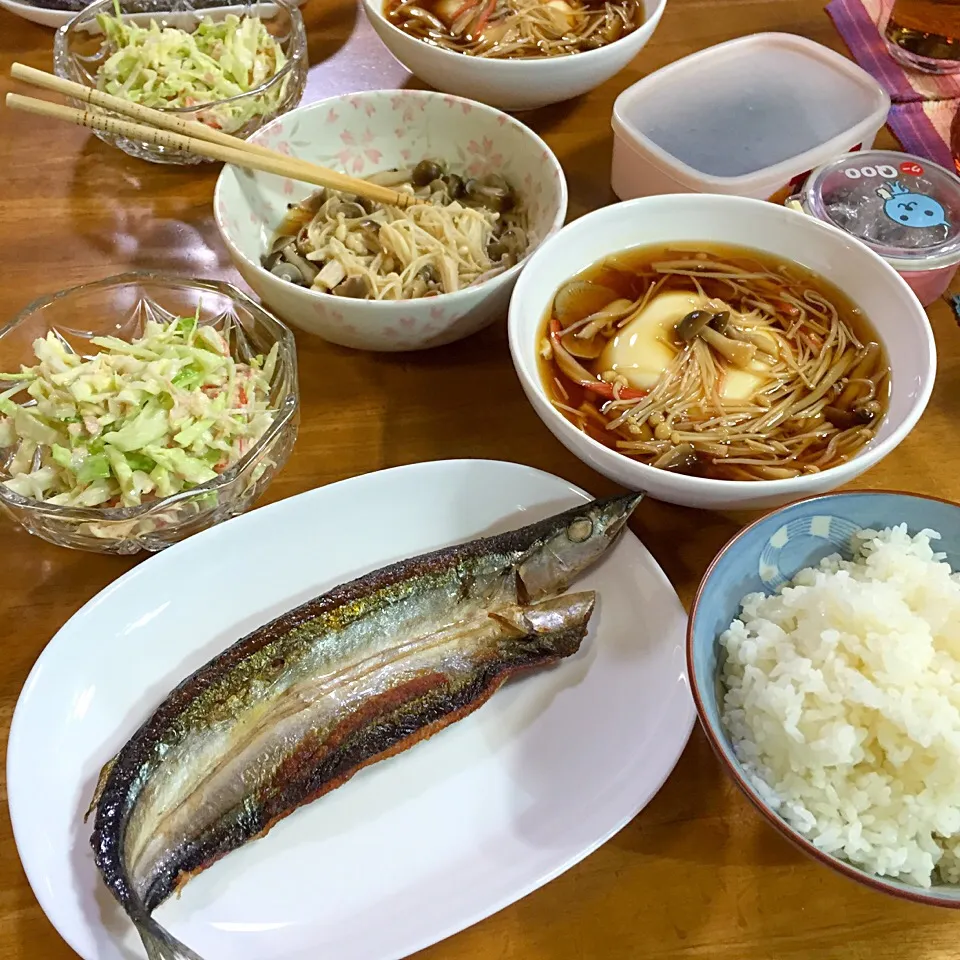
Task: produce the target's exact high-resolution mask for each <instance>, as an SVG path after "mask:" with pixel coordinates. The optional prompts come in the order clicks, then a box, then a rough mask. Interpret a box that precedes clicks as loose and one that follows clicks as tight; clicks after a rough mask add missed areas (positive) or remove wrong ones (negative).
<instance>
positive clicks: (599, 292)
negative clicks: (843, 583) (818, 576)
mask: <svg viewBox="0 0 960 960" xmlns="http://www.w3.org/2000/svg"><path fill="white" fill-rule="evenodd" d="M509 334H510V349H511V353H512V355H513V360H514V365H515V367H516V369H517V373H518V375H519V377H520V381H521V383H522V385H523V388H524V391H525V392H526V394H527V397H528V398H529V400H530V401H531V403H532V404H533V407H534V409H535V410H536V411H537V413H538V415H539V416H540V418H541V419H542V420H543V421H544V423H545V424H546V425H547V427H549V429H550V430H551V431H552V432H553V433H554V435H555V436H556V437H557V438H558V439H559V440H560V441H561V442H562V443H563V444H564V445H565V446H566V447H567V448H568V449H569V450H571V451H572V452H573V453H574V454H576V455H577V456H578V457H579V458H580V459H582V460H583V461H585V462H586V463H588V464H589V465H591V466H592V467H594V469H596V470H598V471H599V472H601V473H603V474H605V475H606V476H608V477H610V478H611V479H614V480H616V481H618V482H619V483H622V484H624V485H625V486H627V487H631V488H633V489H636V490H646V491H647V492H648V493H649V494H650V495H651V496H653V497H656V498H657V499H660V500H666V501H668V502H671V503H678V504H683V505H685V506H692V507H705V508H711V509H761V508H766V507H772V506H778V505H781V504H784V503H788V502H790V501H791V500H796V499H798V498H799V497H803V496H809V495H812V494H816V493H824V492H827V491H829V490H833V489H835V488H837V487H839V486H841V485H842V484H844V483H847V482H849V481H850V480H853V479H854V478H855V477H857V476H859V475H860V474H861V473H863V472H864V471H865V470H867V469H869V468H870V467H871V466H873V465H874V464H876V463H878V462H879V461H880V460H881V459H882V458H883V457H885V456H886V455H887V454H889V453H890V452H891V451H892V450H893V449H894V448H895V447H896V446H897V445H898V444H899V443H900V442H901V441H902V440H903V439H904V437H906V435H907V434H908V433H909V432H910V430H911V429H912V428H913V426H914V424H916V422H917V420H918V419H919V418H920V416H921V414H922V413H923V410H924V408H925V406H926V404H927V401H928V399H929V397H930V393H931V390H932V388H933V382H934V378H935V376H936V351H935V346H934V340H933V334H932V331H931V329H930V324H929V321H928V320H927V317H926V314H925V313H924V311H923V308H922V307H921V305H920V303H919V301H918V300H917V298H916V296H915V295H914V294H913V292H912V291H911V290H910V288H909V287H908V286H907V285H906V283H905V282H904V281H903V280H902V278H901V277H899V276H898V275H897V273H896V272H895V271H894V270H893V269H892V268H891V267H890V266H889V265H888V264H887V263H886V262H884V261H883V260H882V259H881V258H880V257H878V256H877V255H876V254H874V253H873V252H872V251H871V250H869V249H868V248H867V247H865V246H863V245H862V244H860V243H858V242H857V241H855V240H853V239H852V238H851V237H849V236H847V235H846V234H844V233H842V232H841V231H839V230H837V229H836V228H834V227H831V226H828V225H826V224H823V223H821V222H819V221H816V220H813V219H811V218H808V217H803V216H800V215H799V214H796V213H795V212H794V211H791V210H786V209H783V208H780V207H777V206H775V205H772V204H769V203H766V202H763V201H759V200H748V199H745V198H741V197H724V196H709V195H696V194H690V195H686V194H683V195H670V196H660V197H644V198H642V199H639V200H633V201H629V202H627V203H619V204H614V205H612V206H609V207H605V208H603V209H601V210H597V211H595V212H594V213H591V214H588V215H587V216H585V217H582V218H580V219H579V220H577V221H575V222H574V223H572V224H571V225H570V226H568V227H566V228H565V229H563V230H562V231H561V232H560V233H559V234H558V235H557V236H556V237H554V238H553V239H552V240H551V241H549V242H548V243H547V244H545V245H544V247H542V248H541V249H540V250H538V251H537V253H536V254H535V255H534V256H533V257H532V258H531V261H530V263H529V265H528V267H527V269H526V270H525V271H524V275H523V277H522V278H521V280H520V283H519V284H518V285H517V288H516V291H515V293H514V296H513V299H512V300H511V303H510V317H509Z"/></svg>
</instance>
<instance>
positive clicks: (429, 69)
mask: <svg viewBox="0 0 960 960" xmlns="http://www.w3.org/2000/svg"><path fill="white" fill-rule="evenodd" d="M666 3H667V0H644V13H645V15H646V19H645V20H644V22H643V23H642V24H641V25H640V26H639V27H638V28H637V29H636V30H634V31H633V33H628V34H627V35H626V36H625V37H622V38H621V39H620V40H616V41H614V42H613V43H609V44H607V45H606V46H605V47H598V48H597V49H596V50H587V51H585V52H583V53H575V54H571V55H570V56H563V57H542V58H539V59H535V60H534V59H525V60H519V59H518V60H494V59H491V58H488V57H473V56H470V55H469V54H465V53H453V52H451V51H450V50H443V49H441V48H440V47H435V46H433V45H432V44H429V43H425V42H424V41H423V40H418V39H417V38H416V37H412V36H410V35H409V34H407V33H404V32H403V31H402V30H401V29H400V28H399V27H395V26H394V25H393V24H392V23H391V22H390V21H389V20H388V19H387V18H386V16H385V15H384V13H383V0H363V5H364V7H365V8H366V11H367V16H368V17H369V19H370V22H371V23H372V24H373V29H374V30H376V31H377V35H378V36H379V37H380V39H381V40H382V41H383V42H384V43H385V44H386V45H387V47H388V49H389V50H390V52H391V53H392V54H393V55H394V56H395V57H396V58H397V59H398V60H399V61H400V62H401V63H402V64H403V65H404V66H405V67H406V68H407V69H408V70H411V71H412V72H413V73H415V74H416V75H417V76H418V77H419V78H420V79H421V80H425V81H426V82H427V83H429V84H430V85H431V86H434V87H436V88H437V89H438V90H444V91H446V92H447V93H456V94H459V95H460V96H464V97H471V98H473V99H474V100H480V101H482V102H483V103H489V104H490V105H492V106H494V107H499V108H500V109H501V110H513V111H516V110H534V109H536V108H537V107H545V106H547V104H550V103H560V102H561V101H563V100H570V99H572V98H573V97H579V96H580V95H581V94H584V93H587V92H588V91H589V90H593V89H594V88H595V87H599V86H600V84H601V83H604V82H605V81H607V80H609V79H610V78H611V77H612V76H614V74H617V73H619V72H620V71H621V70H622V69H623V68H624V67H625V66H626V65H627V64H628V63H630V61H631V60H633V58H634V57H635V56H636V55H637V54H638V53H639V52H640V51H641V50H642V49H643V47H645V46H646V44H647V41H648V40H649V39H650V37H651V36H652V35H653V31H654V30H656V28H657V24H658V23H659V22H660V17H661V16H662V15H663V8H664V7H665V6H666Z"/></svg>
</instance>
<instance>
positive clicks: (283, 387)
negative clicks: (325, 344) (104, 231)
mask: <svg viewBox="0 0 960 960" xmlns="http://www.w3.org/2000/svg"><path fill="white" fill-rule="evenodd" d="M198 311H199V317H200V322H201V323H202V324H210V325H212V326H214V327H215V328H216V329H217V330H219V331H220V332H221V333H222V334H223V335H224V337H226V339H227V342H228V343H229V344H230V350H231V353H232V354H233V356H234V357H235V358H236V359H238V360H247V361H249V360H250V359H251V358H252V357H254V356H256V355H257V354H266V353H268V352H269V350H270V349H271V348H272V347H273V345H274V344H275V343H276V344H278V345H279V348H278V356H277V365H276V371H275V373H274V376H273V381H272V383H271V390H270V399H271V402H272V404H273V406H274V408H275V409H276V410H277V416H276V418H275V419H274V421H273V423H272V424H271V425H270V427H269V428H268V429H267V431H266V432H265V433H264V434H263V436H262V437H261V438H260V439H259V440H258V441H257V442H256V443H255V444H254V445H253V447H251V449H250V450H249V451H248V452H247V453H246V454H245V455H244V457H243V458H242V459H241V460H239V461H238V462H237V463H236V464H234V465H233V466H232V467H230V469H228V470H225V471H224V472H223V473H222V474H220V475H219V476H218V477H215V478H214V479H213V480H209V481H207V482H206V483H202V484H198V485H197V486H195V487H193V488H191V489H189V490H183V491H181V492H180V493H177V494H174V495H173V496H169V497H163V498H160V499H156V500H151V501H149V502H145V503H143V504H141V505H139V506H131V507H70V506H58V505H54V504H49V503H44V502H43V501H40V500H33V499H30V498H28V497H23V496H20V495H19V494H17V493H14V492H13V491H12V490H10V489H8V488H7V487H6V486H5V485H4V484H3V483H2V482H0V507H2V508H4V509H5V510H6V512H7V513H8V514H9V515H10V516H11V517H12V518H13V519H14V520H15V521H16V522H17V523H19V524H20V525H21V526H22V527H24V528H25V529H27V530H29V531H30V533H33V534H36V535H37V536H38V537H42V538H43V539H44V540H49V541H50V542H51V543H57V544H60V545H62V546H65V547H74V548H76V549H79V550H91V551H94V552H96V553H115V554H130V553H136V552H138V551H140V550H149V551H157V550H162V549H163V548H164V547H167V546H169V545H170V544H172V543H175V542H176V541H178V540H182V539H184V538H185V537H188V536H190V535H191V534H193V533H197V532H199V531H200V530H204V529H206V528H207V527H212V526H213V525H214V524H216V523H221V522H222V521H224V520H229V519H230V518H231V517H235V516H237V515H238V514H240V513H243V511H244V510H246V509H247V508H248V507H249V506H250V505H251V504H252V503H253V502H254V501H255V500H256V499H257V498H258V497H259V496H260V495H261V494H262V493H263V491H264V490H265V489H266V488H267V485H268V484H269V483H270V481H271V480H272V479H273V476H274V474H275V473H276V472H277V470H279V469H280V468H281V467H282V466H283V465H284V463H286V461H287V458H288V457H289V456H290V451H291V450H292V449H293V444H294V441H295V440H296V437H297V426H298V422H299V403H300V396H299V389H298V385H297V355H296V347H295V345H294V340H293V334H292V333H291V332H290V331H289V330H288V329H287V327H285V326H284V325H283V324H282V323H281V322H280V321H279V320H277V319H276V317H274V316H272V315H271V314H269V313H267V312H266V311H265V310H264V309H262V308H261V307H260V306H259V305H258V304H256V303H255V302H254V301H253V300H251V299H250V298H249V297H248V296H246V294H244V293H242V292H241V291H240V290H238V289H237V288H236V287H233V286H231V285H230V284H228V283H221V282H218V281H213V280H183V279H179V278H176V277H166V276H163V275H160V274H154V273H147V272H141V273H125V274H121V275H120V276H116V277H110V278H108V279H106V280H99V281H97V282H95V283H87V284H83V285H82V286H79V287H72V288H71V289H69V290H63V291H61V292H60V293H57V294H54V295H53V296H52V297H43V298H41V299H40V300H36V301H35V302H34V303H32V304H30V306H28V307H27V308H26V309H25V310H23V311H22V312H21V313H20V314H19V315H18V316H16V317H14V319H13V320H11V321H10V322H9V323H7V324H6V325H5V326H2V327H0V370H3V371H5V372H7V373H13V372H15V371H18V370H19V368H20V365H21V364H25V365H28V366H30V365H32V364H34V363H36V359H35V358H34V355H33V349H32V345H33V342H34V340H36V339H38V338H40V337H43V336H45V335H46V334H47V333H48V332H49V331H51V330H52V331H54V332H55V333H56V334H57V336H58V337H60V339H61V341H62V342H63V343H64V344H65V345H67V347H68V348H69V349H72V350H74V351H75V352H77V353H80V354H86V355H90V354H92V353H96V352H98V349H99V348H97V347H94V346H91V345H90V339H91V338H92V337H97V336H106V335H113V336H119V337H122V338H124V339H132V338H134V337H137V336H139V335H140V334H141V333H142V331H143V325H144V322H145V321H146V320H148V319H154V320H160V321H169V320H171V319H173V318H174V317H178V316H193V315H194V314H195V313H197V312H198ZM10 385H11V384H10V383H4V382H0V392H3V390H4V389H5V388H8V387H9V386H10ZM17 446H18V445H17V444H15V445H14V446H11V447H0V481H3V480H6V479H9V477H10V464H11V461H12V460H13V457H14V456H15V454H16V451H17Z"/></svg>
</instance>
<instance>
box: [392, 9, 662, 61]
mask: <svg viewBox="0 0 960 960" xmlns="http://www.w3.org/2000/svg"><path fill="white" fill-rule="evenodd" d="M553 2H554V4H555V6H553V7H551V6H550V5H549V4H546V3H543V4H530V3H528V2H526V0H422V2H417V3H416V4H411V3H410V2H409V0H386V2H385V3H384V7H383V13H384V16H385V17H386V18H387V20H389V21H390V23H392V24H393V25H394V26H395V27H397V28H398V29H400V30H402V31H403V32H404V33H407V34H409V35H410V36H412V37H416V38H417V39H418V40H422V41H424V42H425V43H429V44H431V45H433V46H437V47H441V48H443V49H445V50H450V51H452V52H456V53H465V54H473V55H482V56H484V57H488V58H501V59H532V58H542V57H555V56H567V55H570V54H575V53H582V52H584V51H587V50H595V49H597V48H598V47H602V46H606V45H607V44H610V43H613V42H615V41H616V40H619V39H620V38H621V37H624V36H626V35H627V34H629V33H632V32H633V31H634V30H636V29H637V27H639V26H640V25H641V24H642V23H643V22H644V17H645V15H644V8H643V4H642V2H641V0H553ZM531 10H532V11H533V12H530V11H531Z"/></svg>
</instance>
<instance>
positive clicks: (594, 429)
mask: <svg viewBox="0 0 960 960" xmlns="http://www.w3.org/2000/svg"><path fill="white" fill-rule="evenodd" d="M691 257H695V258H697V259H707V257H709V258H710V259H711V260H714V261H722V262H724V263H726V264H730V265H732V266H735V267H738V268H740V269H745V270H748V271H755V272H760V271H768V272H771V273H775V274H777V275H778V276H779V277H782V278H783V288H782V291H781V292H783V291H787V292H794V295H797V291H802V290H810V291H813V292H814V293H816V294H818V295H819V296H820V297H822V298H824V299H825V300H827V301H829V302H830V303H832V304H833V306H834V307H835V308H836V310H837V313H838V315H839V320H840V322H841V323H842V324H844V325H845V326H846V328H847V329H848V330H849V331H850V332H851V333H852V335H853V336H854V337H855V338H856V339H857V340H858V341H859V342H860V344H864V345H866V344H871V343H874V344H877V345H878V347H879V354H878V359H877V360H876V363H875V365H874V366H873V369H874V370H875V371H877V372H876V374H875V375H874V379H875V380H876V382H877V384H878V387H877V390H876V400H877V402H878V404H879V407H880V410H879V412H878V413H876V414H875V415H874V417H873V419H872V420H871V421H870V422H869V425H868V426H869V428H870V429H871V430H872V431H873V432H875V431H876V428H877V426H878V425H879V423H880V422H881V420H882V418H883V416H884V415H885V414H886V412H887V408H888V406H889V391H890V371H889V363H888V360H887V357H886V355H885V353H884V352H883V347H882V344H881V343H880V341H879V338H878V337H877V334H876V331H875V330H874V329H873V327H872V325H871V324H870V322H869V320H868V319H867V317H866V316H864V314H863V311H862V310H861V309H860V308H859V307H858V306H856V304H854V303H853V302H852V301H851V300H850V299H849V298H848V297H847V296H846V295H845V294H843V293H842V292H841V291H840V290H839V289H838V288H837V287H836V286H834V284H832V283H830V282H829V281H827V280H825V279H824V278H823V277H821V276H818V275H817V274H815V273H813V272H812V271H809V270H807V269H806V268H803V267H801V266H799V265H797V264H793V263H789V264H784V263H783V262H782V261H781V260H780V259H778V258H775V257H772V256H770V255H768V254H765V253H763V252H760V251H756V250H752V249H748V248H744V247H738V246H732V245H721V244H692V243H690V244H687V243H674V244H670V245H669V246H650V247H636V248H633V249H630V250H626V251H624V252H622V253H619V254H614V255H612V256H610V257H607V258H605V259H604V260H602V261H599V262H598V263H595V264H593V265H592V266H590V267H588V268H587V269H586V270H584V271H582V272H581V273H579V274H577V275H576V277H572V278H571V281H575V280H582V281H587V282H588V283H591V284H599V285H601V286H603V287H607V288H609V289H610V290H611V291H613V292H614V293H615V294H616V296H617V297H619V298H623V299H625V300H630V301H637V300H639V299H640V298H642V297H643V296H644V294H645V293H646V292H647V291H648V289H649V288H650V287H651V286H652V285H653V283H655V282H656V280H658V279H660V278H661V277H662V274H660V273H657V272H656V271H655V270H654V269H653V266H652V265H653V264H654V263H657V262H662V261H663V262H666V261H671V260H680V259H683V260H689V259H691ZM697 282H698V283H699V284H700V286H701V288H702V290H703V293H704V294H705V295H707V296H709V297H716V298H719V299H722V300H724V301H725V302H726V303H728V304H730V305H731V306H733V305H735V304H739V302H740V301H739V298H737V297H735V296H733V295H732V291H731V287H730V286H729V285H728V284H727V283H725V281H723V280H719V279H709V278H698V281H697ZM743 286H745V287H748V288H750V289H751V290H753V289H754V288H755V283H752V282H751V281H749V280H746V281H743ZM671 291H684V292H690V293H694V292H696V287H695V284H694V283H693V281H692V280H691V279H690V278H688V277H684V276H677V275H669V276H668V278H667V279H666V280H665V281H664V282H663V284H662V285H661V286H660V287H659V288H658V290H657V292H656V296H659V295H660V294H661V293H666V292H671ZM585 293H586V292H585ZM759 295H760V296H761V297H763V298H770V299H771V300H773V299H775V298H774V296H773V294H771V293H769V292H767V291H765V290H763V291H760V292H759ZM588 299H589V298H588ZM651 299H652V298H651ZM781 305H782V306H785V307H786V306H788V305H787V304H781ZM593 309H596V308H595V307H594V308H593ZM590 310H591V307H590V304H589V303H588V302H587V301H586V300H584V301H583V303H580V302H578V297H577V295H576V294H574V295H573V296H570V295H569V294H568V295H567V299H566V304H565V313H564V315H565V316H566V317H569V316H571V312H572V314H573V315H585V314H587V313H589V312H590ZM554 315H555V314H554V305H553V303H551V308H550V311H549V312H548V313H547V315H546V316H545V317H544V320H543V324H542V325H541V327H540V331H539V336H538V344H539V345H540V346H542V345H543V344H544V341H545V340H547V339H548V338H549V331H550V322H551V319H553V318H554ZM788 323H792V318H791V317H788V316H787V315H786V313H784V314H783V315H782V320H781V321H780V327H781V328H783V327H786V326H787V324H788ZM848 349H850V350H853V348H852V347H851V348H848ZM846 355H847V351H843V352H841V353H839V354H838V356H840V357H842V356H846ZM578 362H579V363H580V364H581V365H582V366H583V367H585V368H586V369H587V370H588V371H589V372H590V373H591V374H592V375H593V376H595V377H597V378H598V379H599V374H600V373H602V372H603V371H601V370H600V369H599V365H600V362H599V360H590V359H584V358H578ZM538 366H539V372H540V376H541V380H542V382H543V384H544V387H545V389H546V392H547V395H548V397H549V398H550V399H551V400H552V401H553V403H554V405H555V406H556V407H557V409H558V410H559V411H560V413H561V414H563V416H564V417H565V418H566V419H567V420H568V421H570V422H571V423H572V424H574V426H577V427H578V428H579V429H582V430H583V431H584V432H585V433H586V434H587V435H588V436H590V437H592V438H593V439H594V440H596V441H598V442H599V443H602V444H604V445H605V446H607V447H610V448H612V449H615V450H618V452H620V453H622V454H624V455H625V456H631V457H632V458H633V459H637V460H640V461H641V462H645V463H652V462H653V460H654V459H656V457H653V456H651V455H650V454H641V453H634V452H632V451H629V450H623V449H620V445H621V443H622V442H623V441H624V440H625V439H626V440H628V442H629V441H630V438H629V437H625V435H624V433H623V431H622V429H621V430H617V431H612V430H609V429H607V426H606V425H607V423H608V422H609V421H610V420H612V419H614V416H615V415H614V414H612V415H611V416H609V417H607V416H604V413H603V410H604V408H605V406H606V405H607V403H608V401H606V400H604V399H603V398H602V397H600V398H598V397H597V396H595V395H594V394H593V393H592V392H591V391H590V390H588V389H586V388H585V387H583V386H581V385H580V384H579V383H577V382H575V381H574V380H573V379H571V378H570V377H568V376H567V375H565V374H564V372H563V371H562V370H561V369H560V367H559V366H558V364H557V361H556V359H555V357H554V356H553V355H551V356H550V357H548V358H545V357H544V356H543V354H542V352H541V351H538ZM847 379H848V378H847V377H842V378H841V379H840V380H839V381H838V383H839V384H840V385H841V386H838V387H837V388H835V392H836V393H837V396H838V397H839V396H840V394H842V386H843V385H845V384H846V382H847ZM857 389H859V388H857ZM866 391H868V388H867V387H864V388H863V390H862V391H861V394H862V396H863V397H867V396H868V393H867V392H866ZM809 392H810V391H808V393H809ZM564 408H573V409H575V410H580V411H581V413H585V414H586V416H585V417H582V416H580V415H578V414H574V413H573V412H571V410H569V409H564ZM624 409H625V408H621V409H620V410H618V411H617V414H619V413H622V412H623V410H624ZM789 419H790V418H788V421H789ZM797 419H803V418H797ZM827 425H828V426H830V425H832V422H831V423H828V424H827ZM864 426H867V424H865V425H864ZM784 429H785V430H789V429H790V428H784ZM836 429H837V430H838V431H839V430H841V428H840V427H836ZM773 432H774V433H776V432H777V431H776V430H774V431H773ZM786 435H787V436H789V435H790V434H789V432H788V433H787V434H786ZM870 439H872V435H871V436H869V437H865V438H864V440H863V442H862V443H860V444H859V446H857V447H856V448H855V449H851V450H846V451H845V452H844V453H843V455H840V456H837V457H836V458H835V459H832V460H830V461H829V462H826V463H823V464H821V465H820V466H819V467H818V468H816V469H827V468H829V467H831V466H836V465H837V464H838V463H840V462H843V461H844V460H847V459H850V457H851V456H852V455H853V454H855V453H856V450H857V449H859V448H860V447H862V446H863V445H864V444H865V443H867V442H869V440H870ZM828 442H829V440H828V438H825V439H824V442H823V443H817V444H815V445H813V446H812V447H811V449H810V450H809V451H805V453H804V455H802V456H800V457H798V458H797V459H796V460H793V461H791V464H792V465H793V466H795V467H796V468H797V469H799V470H800V472H815V469H811V465H812V464H813V463H814V461H816V460H817V459H818V457H822V456H823V455H824V452H825V449H826V446H827V443H828ZM752 469H753V468H751V467H738V466H736V465H733V464H726V463H725V462H724V458H723V457H722V456H705V455H699V454H698V455H697V457H696V460H695V462H693V463H688V464H685V465H684V466H683V467H682V468H681V472H685V473H691V474H694V475H697V476H704V477H711V478H714V479H767V477H764V476H746V475H744V473H745V472H747V473H749V472H750V471H751V470H752Z"/></svg>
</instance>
